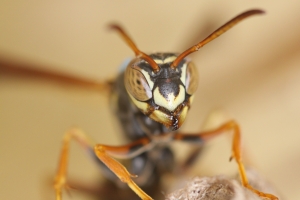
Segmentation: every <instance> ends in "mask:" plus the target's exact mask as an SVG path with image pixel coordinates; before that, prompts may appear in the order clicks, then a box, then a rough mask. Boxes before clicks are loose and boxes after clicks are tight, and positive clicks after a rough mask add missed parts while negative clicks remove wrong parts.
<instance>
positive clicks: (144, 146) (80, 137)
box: [54, 129, 153, 200]
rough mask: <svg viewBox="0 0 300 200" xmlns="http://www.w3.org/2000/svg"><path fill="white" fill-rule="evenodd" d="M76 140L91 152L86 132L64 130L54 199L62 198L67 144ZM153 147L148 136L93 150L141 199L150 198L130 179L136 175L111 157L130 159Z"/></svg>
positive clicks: (97, 146) (96, 146)
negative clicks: (125, 143) (128, 142)
mask: <svg viewBox="0 0 300 200" xmlns="http://www.w3.org/2000/svg"><path fill="white" fill-rule="evenodd" d="M73 139H74V140H75V141H76V142H78V143H79V144H80V145H81V146H82V147H83V148H84V149H85V150H87V151H88V152H91V150H92V149H93V143H92V142H91V141H90V140H89V139H88V137H87V136H86V134H85V133H84V132H82V131H80V130H79V129H72V130H70V131H68V132H66V134H65V136H64V138H63V145H62V150H61V154H60V160H59V165H58V170H57V173H56V177H55V180H54V188H55V191H56V200H61V199H62V189H63V188H64V187H65V186H66V182H67V181H66V179H67V178H66V176H67V168H68V157H69V146H70V142H71V140H73ZM152 147H153V144H152V143H151V140H150V139H148V138H141V139H139V140H137V141H135V142H133V143H131V144H129V145H124V146H108V145H102V144H97V145H95V146H94V152H95V154H96V156H97V157H98V158H99V159H100V160H101V161H102V162H103V163H104V164H105V165H106V166H107V167H108V168H109V169H110V170H111V171H112V172H113V173H114V174H115V175H116V176H117V177H118V178H119V179H120V180H121V181H123V182H125V183H127V184H128V186H129V187H130V188H131V189H132V190H133V191H134V192H135V193H136V194H137V195H139V196H140V198H141V199H145V200H151V199H152V198H151V197H150V196H148V195H147V194H146V193H145V192H144V191H143V190H142V189H141V188H139V187H138V186H137V185H136V184H135V182H134V181H133V180H132V179H131V178H132V177H137V176H136V175H131V174H130V173H129V172H128V171H127V169H126V168H125V167H124V166H123V165H122V164H121V163H119V162H118V161H116V160H115V159H113V158H112V156H113V157H116V158H123V159H130V158H133V157H135V156H137V155H139V154H141V153H143V152H146V151H148V150H150V149H151V148H152Z"/></svg>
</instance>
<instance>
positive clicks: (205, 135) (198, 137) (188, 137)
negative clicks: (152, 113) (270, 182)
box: [174, 121, 278, 200]
mask: <svg viewBox="0 0 300 200" xmlns="http://www.w3.org/2000/svg"><path fill="white" fill-rule="evenodd" d="M227 131H233V133H234V135H233V142H232V155H231V157H230V160H231V159H235V160H236V162H237V164H238V168H239V173H240V177H241V182H242V185H243V186H244V187H246V188H248V189H249V190H251V191H253V192H254V193H256V194H257V195H258V196H260V197H263V198H269V199H271V200H278V198H277V197H276V196H274V195H272V194H267V193H264V192H261V191H258V190H256V189H254V188H253V187H252V186H251V185H249V182H248V179H247V175H246V172H245V169H244V165H243V163H242V157H241V133H240V128H239V126H238V124H237V123H236V122H235V121H229V122H227V123H225V124H223V125H222V126H220V127H219V128H217V129H215V130H212V131H207V132H201V133H198V134H184V133H177V134H176V135H175V136H174V139H175V140H182V141H196V142H199V143H201V142H204V141H205V140H208V139H210V138H212V137H214V136H216V135H219V134H222V133H226V132H227Z"/></svg>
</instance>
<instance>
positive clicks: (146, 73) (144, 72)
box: [141, 69, 154, 90]
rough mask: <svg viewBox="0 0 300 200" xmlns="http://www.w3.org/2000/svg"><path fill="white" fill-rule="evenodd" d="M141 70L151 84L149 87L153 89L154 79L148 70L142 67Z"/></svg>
mask: <svg viewBox="0 0 300 200" xmlns="http://www.w3.org/2000/svg"><path fill="white" fill-rule="evenodd" d="M141 72H142V73H143V75H144V76H145V78H146V80H147V82H148V84H149V87H150V89H151V90H152V89H153V85H154V83H153V81H152V80H151V78H150V75H149V74H148V72H146V71H145V70H143V69H141Z"/></svg>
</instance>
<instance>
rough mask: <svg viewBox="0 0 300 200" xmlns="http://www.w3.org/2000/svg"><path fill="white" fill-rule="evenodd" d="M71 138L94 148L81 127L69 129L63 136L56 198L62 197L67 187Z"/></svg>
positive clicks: (55, 184)
mask: <svg viewBox="0 0 300 200" xmlns="http://www.w3.org/2000/svg"><path fill="white" fill-rule="evenodd" d="M71 139H75V141H77V142H78V143H79V144H80V145H81V146H83V147H84V148H86V149H93V144H92V142H91V141H89V139H88V138H87V137H86V135H85V134H84V133H83V132H82V131H80V130H79V129H72V130H70V131H68V132H67V133H66V134H65V135H64V138H63V145H62V150H61V154H60V160H59V164H58V169H57V173H56V176H55V180H54V189H55V192H56V200H61V199H62V189H63V188H64V187H66V186H67V185H66V175H67V166H68V157H69V146H70V141H71Z"/></svg>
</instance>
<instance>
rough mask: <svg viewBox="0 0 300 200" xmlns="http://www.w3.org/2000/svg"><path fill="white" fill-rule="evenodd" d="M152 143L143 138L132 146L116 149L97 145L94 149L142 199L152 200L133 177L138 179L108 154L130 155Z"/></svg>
mask: <svg viewBox="0 0 300 200" xmlns="http://www.w3.org/2000/svg"><path fill="white" fill-rule="evenodd" d="M149 143H150V140H149V139H147V138H142V139H140V140H137V141H135V142H133V143H132V144H129V145H126V146H120V147H114V146H106V145H101V144H97V145H96V146H95V148H94V151H95V154H96V155H97V157H98V158H99V159H100V160H101V161H102V162H103V163H104V164H105V165H106V166H107V167H108V168H109V169H110V170H111V171H112V172H113V173H114V174H116V175H117V176H118V178H119V179H120V180H121V181H122V182H124V183H127V184H128V186H129V187H130V188H131V189H132V190H133V191H134V192H135V193H136V194H137V195H138V196H139V197H140V198H141V199H144V200H151V199H152V198H151V197H150V196H148V195H147V194H146V193H145V192H144V191H143V190H142V189H141V188H140V187H139V186H138V185H136V183H135V182H134V181H133V180H132V179H131V178H133V177H137V176H136V175H132V174H130V173H129V172H128V171H127V169H126V168H125V167H124V166H123V165H122V164H121V163H119V162H118V161H116V160H115V159H113V158H112V157H111V156H109V155H108V154H120V155H121V154H122V155H124V154H125V155H126V154H130V151H131V149H133V147H137V146H139V147H141V148H142V147H143V146H144V145H147V144H149Z"/></svg>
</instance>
